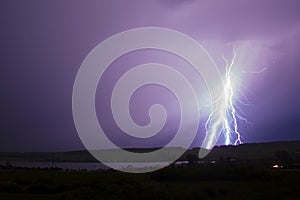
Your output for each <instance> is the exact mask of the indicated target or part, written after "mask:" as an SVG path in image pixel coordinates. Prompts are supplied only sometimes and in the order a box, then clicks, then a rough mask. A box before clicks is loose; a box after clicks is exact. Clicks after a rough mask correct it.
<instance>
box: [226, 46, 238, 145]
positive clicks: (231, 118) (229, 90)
mask: <svg viewBox="0 0 300 200" xmlns="http://www.w3.org/2000/svg"><path fill="white" fill-rule="evenodd" d="M222 58H223V60H224V61H225V63H226V72H225V83H224V95H225V117H224V118H223V123H224V127H223V134H224V137H225V145H229V144H232V142H231V140H232V134H235V135H236V140H235V141H234V143H233V144H234V145H238V144H242V140H241V134H240V132H239V130H238V123H237V118H241V116H240V115H239V114H238V112H237V111H236V109H235V106H234V103H233V97H234V88H233V86H232V67H233V65H234V63H235V60H236V52H235V49H234V46H233V57H232V59H231V62H230V63H229V62H228V60H227V59H226V58H225V57H224V56H222Z"/></svg>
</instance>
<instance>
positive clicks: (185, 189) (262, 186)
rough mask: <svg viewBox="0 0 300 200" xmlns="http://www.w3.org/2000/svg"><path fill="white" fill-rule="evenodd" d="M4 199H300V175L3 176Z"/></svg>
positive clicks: (202, 171)
mask: <svg viewBox="0 0 300 200" xmlns="http://www.w3.org/2000/svg"><path fill="white" fill-rule="evenodd" d="M0 199H3V200H6V199H22V200H23V199H37V200H42V199H55V200H56V199H57V200H60V199H61V200H69V199H70V200H73V199H75V200H76V199H116V200H122V199H132V200H134V199H139V200H140V199H141V200H147V199H149V200H154V199H161V200H164V199H170V200H171V199H182V200H185V199H197V200H199V199H231V200H233V199H239V200H240V199H242V200H247V199H264V200H265V199H272V200H273V199H295V200H296V199H300V172H299V171H284V170H282V171H280V170H257V169H253V168H241V167H216V166H210V167H199V166H190V167H187V166H185V167H168V168H166V169H163V170H160V171H157V172H154V173H147V174H127V173H122V172H116V171H97V172H96V171H95V172H54V171H53V172H51V171H47V172H42V171H0Z"/></svg>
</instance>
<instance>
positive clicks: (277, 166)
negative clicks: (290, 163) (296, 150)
mask: <svg viewBox="0 0 300 200" xmlns="http://www.w3.org/2000/svg"><path fill="white" fill-rule="evenodd" d="M273 168H274V169H280V168H283V166H282V165H273Z"/></svg>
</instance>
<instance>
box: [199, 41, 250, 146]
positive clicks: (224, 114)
mask: <svg viewBox="0 0 300 200" xmlns="http://www.w3.org/2000/svg"><path fill="white" fill-rule="evenodd" d="M236 56H237V55H236V52H235V49H234V47H233V56H232V59H231V61H230V62H229V61H228V59H226V58H225V57H224V56H222V59H223V60H224V62H225V67H226V71H225V78H224V81H223V90H224V91H223V94H222V95H225V97H224V98H220V99H222V100H223V101H224V102H220V101H216V102H214V104H215V105H214V108H213V111H212V112H211V113H210V115H209V117H208V120H207V121H206V124H205V128H206V135H207V137H206V138H205V142H204V144H205V146H204V147H205V148H208V149H209V148H212V146H213V145H214V143H215V142H216V140H217V138H218V135H220V134H222V135H223V136H224V138H225V145H230V144H234V145H238V144H242V143H243V142H242V138H241V134H240V132H239V130H238V120H239V119H240V120H242V121H246V122H248V121H247V120H246V119H245V118H244V117H242V116H241V115H239V114H238V112H237V109H236V107H235V104H234V97H235V96H234V95H235V90H234V87H233V83H232V78H233V77H232V68H233V66H234V64H235V62H236ZM208 135H212V137H208Z"/></svg>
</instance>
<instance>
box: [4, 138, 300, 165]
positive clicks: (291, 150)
mask: <svg viewBox="0 0 300 200" xmlns="http://www.w3.org/2000/svg"><path fill="white" fill-rule="evenodd" d="M156 149H157V148H153V149H151V148H146V149H126V150H128V151H133V152H150V151H154V150H156ZM177 150H179V148H170V154H171V153H172V152H175V151H177ZM103 151H110V153H115V152H116V150H99V151H97V152H99V153H101V152H103ZM198 152H199V148H194V149H190V150H187V151H186V152H185V153H184V155H183V156H182V157H181V158H180V159H179V160H181V161H183V160H189V159H190V157H191V155H192V156H197V155H198ZM166 157H168V156H167V155H166ZM228 159H236V160H238V161H243V162H246V161H252V162H254V163H255V162H256V163H258V162H260V163H262V162H268V164H269V163H271V162H275V161H282V162H283V161H285V162H288V160H290V159H293V160H296V161H298V159H299V160H300V141H283V142H268V143H248V144H242V145H238V146H218V147H214V149H213V150H212V151H211V152H210V153H209V154H208V156H206V157H205V158H203V160H206V161H207V160H215V161H226V160H228ZM0 161H2V162H7V161H34V162H52V161H54V162H97V160H96V159H95V158H94V157H93V156H91V154H90V153H89V152H88V151H86V150H83V151H69V152H25V153H21V152H11V153H7V152H5V153H0ZM107 161H110V162H113V160H110V158H109V157H108V158H107ZM145 162H147V160H145ZM299 162H300V161H299Z"/></svg>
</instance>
